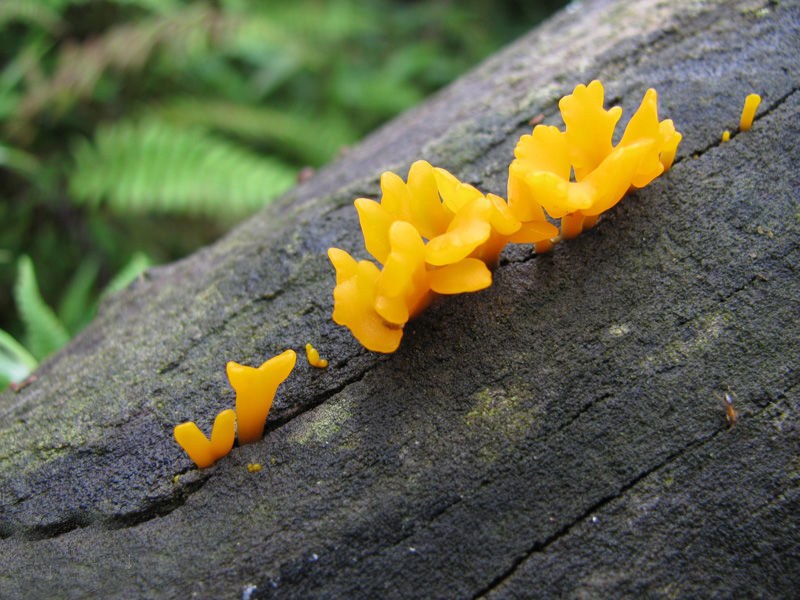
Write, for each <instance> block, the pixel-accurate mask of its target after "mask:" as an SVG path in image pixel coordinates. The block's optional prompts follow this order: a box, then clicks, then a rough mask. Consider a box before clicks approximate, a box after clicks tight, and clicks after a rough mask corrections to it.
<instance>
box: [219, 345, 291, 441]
mask: <svg viewBox="0 0 800 600" xmlns="http://www.w3.org/2000/svg"><path fill="white" fill-rule="evenodd" d="M296 361H297V354H295V352H294V350H286V351H285V352H283V353H281V354H278V355H277V356H275V357H273V358H271V359H269V360H268V361H267V362H265V363H264V364H262V365H261V366H260V367H258V368H253V367H247V366H244V365H240V364H239V363H236V362H233V361H231V362H229V363H228V365H227V372H228V380H229V381H230V383H231V386H232V387H233V389H234V390H235V391H236V420H237V422H238V427H239V443H240V444H249V443H251V442H257V441H258V440H260V439H261V436H262V434H263V433H264V425H265V423H266V421H267V415H268V414H269V409H270V408H271V407H272V400H273V398H274V397H275V392H276V391H277V390H278V386H279V385H280V384H281V383H283V381H284V380H285V379H286V378H287V377H288V376H289V374H290V373H291V372H292V369H294V365H295V362H296Z"/></svg>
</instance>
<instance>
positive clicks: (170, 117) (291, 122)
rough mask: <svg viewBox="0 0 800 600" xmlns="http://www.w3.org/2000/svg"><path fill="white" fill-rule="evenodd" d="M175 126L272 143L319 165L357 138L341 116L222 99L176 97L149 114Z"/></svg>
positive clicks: (256, 141) (311, 163) (301, 159)
mask: <svg viewBox="0 0 800 600" xmlns="http://www.w3.org/2000/svg"><path fill="white" fill-rule="evenodd" d="M150 114H153V115H158V116H159V117H161V118H162V119H164V120H165V121H168V122H170V123H174V124H177V125H184V126H186V125H194V126H200V127H204V128H207V129H212V130H217V131H222V132H224V133H227V134H230V135H233V136H235V137H238V138H240V139H243V140H246V141H248V142H252V143H254V144H261V145H263V144H273V145H275V146H280V147H281V150H282V151H285V152H287V153H291V154H292V155H294V156H296V157H297V158H298V159H300V161H301V162H302V163H305V164H309V165H313V166H318V165H322V164H325V163H326V162H328V161H330V160H331V159H332V158H333V157H334V156H336V153H337V152H338V151H339V150H340V149H341V148H342V147H343V146H346V145H348V144H352V143H353V142H354V141H356V140H357V139H358V134H357V132H355V131H354V130H353V128H352V126H350V125H348V123H347V122H346V121H345V120H344V119H343V118H341V117H339V118H337V116H336V115H329V116H328V115H326V116H323V117H319V116H318V117H317V118H316V119H309V118H307V117H306V116H305V115H301V114H299V113H298V112H296V111H295V112H289V111H286V110H281V109H275V108H269V107H265V106H247V105H244V104H238V103H234V102H228V101H225V100H201V99H193V98H178V99H175V100H172V101H170V102H169V103H167V104H165V105H163V106H162V107H160V108H156V109H152V110H151V113H150Z"/></svg>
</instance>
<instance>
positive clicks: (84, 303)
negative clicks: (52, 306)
mask: <svg viewBox="0 0 800 600" xmlns="http://www.w3.org/2000/svg"><path fill="white" fill-rule="evenodd" d="M99 271H100V263H99V262H98V261H97V260H96V259H93V258H86V259H84V260H83V261H82V262H81V264H80V265H79V266H78V268H77V270H76V271H75V273H74V274H73V276H72V279H71V280H70V282H69V284H68V285H67V289H66V291H65V292H64V293H63V295H62V296H61V300H60V301H59V303H58V318H59V320H60V321H61V322H62V323H63V324H64V327H65V328H66V329H67V331H68V332H69V333H71V334H72V335H75V334H76V333H77V332H78V331H80V330H81V329H83V327H84V326H85V325H86V324H87V323H88V322H89V321H90V320H91V319H92V317H93V316H94V308H95V306H94V305H95V303H94V298H93V297H92V289H93V288H94V284H95V282H96V280H97V274H98V272H99Z"/></svg>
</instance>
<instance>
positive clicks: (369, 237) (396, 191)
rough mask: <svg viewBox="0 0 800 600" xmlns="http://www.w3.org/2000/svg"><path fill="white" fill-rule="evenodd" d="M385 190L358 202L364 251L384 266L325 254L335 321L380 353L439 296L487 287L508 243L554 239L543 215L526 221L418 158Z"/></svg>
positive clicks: (386, 182) (389, 176)
mask: <svg viewBox="0 0 800 600" xmlns="http://www.w3.org/2000/svg"><path fill="white" fill-rule="evenodd" d="M381 190H382V192H383V196H382V198H381V200H380V202H376V201H374V200H370V199H367V198H359V199H357V200H356V201H355V206H356V210H357V211H358V215H359V220H360V222H361V230H362V233H363V234H364V245H365V247H366V249H367V251H368V252H369V253H370V254H372V256H374V257H375V259H376V260H377V261H378V262H379V263H380V264H381V265H383V268H382V269H379V268H378V267H377V266H376V265H375V264H373V263H371V262H369V261H360V262H356V261H355V260H354V259H353V258H352V257H351V256H350V255H349V254H348V253H347V252H345V251H343V250H340V249H338V248H331V249H330V250H329V251H328V256H329V258H330V260H331V262H332V263H333V266H334V268H335V269H336V288H335V289H334V293H333V296H334V311H333V319H334V321H336V322H337V323H339V324H340V325H345V326H347V327H348V328H349V329H350V330H351V331H352V333H353V335H354V336H355V337H356V339H358V340H359V341H360V342H361V344H362V345H364V347H366V348H368V349H370V350H374V351H376V352H394V351H395V350H396V349H397V347H398V345H399V344H400V339H401V338H402V329H403V326H404V325H405V324H406V323H407V322H408V320H409V319H411V318H413V317H414V316H415V315H416V314H418V313H419V312H420V311H421V310H422V309H424V308H425V307H426V306H427V305H428V304H429V302H430V301H431V299H432V297H433V295H434V294H460V293H463V292H473V291H477V290H481V289H484V288H486V287H489V286H490V285H491V283H492V275H491V272H490V271H489V268H488V266H487V265H493V264H494V263H495V262H496V261H497V257H498V255H499V253H500V251H501V250H502V248H503V246H505V244H506V243H508V241H509V240H512V239H513V240H515V241H516V240H520V241H527V242H531V243H535V242H537V241H541V240H545V239H549V238H550V237H552V236H553V235H555V234H556V233H557V230H556V229H555V228H554V227H553V226H552V225H551V224H549V223H548V222H547V221H546V220H545V218H544V214H541V215H539V216H538V217H537V218H536V219H530V220H528V221H527V222H522V221H521V220H520V219H518V218H516V217H515V216H514V215H513V214H511V211H510V210H509V207H508V204H507V203H506V202H505V200H503V199H502V198H500V197H498V196H494V195H493V194H487V195H484V194H483V193H482V192H480V191H479V190H478V189H476V188H475V187H473V186H471V185H469V184H466V183H463V182H461V181H459V180H458V179H457V178H455V177H454V176H453V175H452V174H450V173H449V172H447V171H445V170H444V169H440V168H434V167H433V166H431V165H430V164H429V163H427V162H425V161H421V160H420V161H417V162H415V163H414V164H413V165H411V169H410V170H409V173H408V181H407V182H405V181H403V180H402V179H401V178H400V177H398V176H397V175H395V174H394V173H390V172H386V173H384V174H383V175H382V176H381Z"/></svg>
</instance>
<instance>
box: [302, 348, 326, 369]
mask: <svg viewBox="0 0 800 600" xmlns="http://www.w3.org/2000/svg"><path fill="white" fill-rule="evenodd" d="M306 358H307V359H308V364H310V365H311V366H312V367H317V368H318V369H324V368H325V367H327V366H328V360H327V359H325V358H320V357H319V352H317V349H316V348H314V346H312V345H311V344H306Z"/></svg>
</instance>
